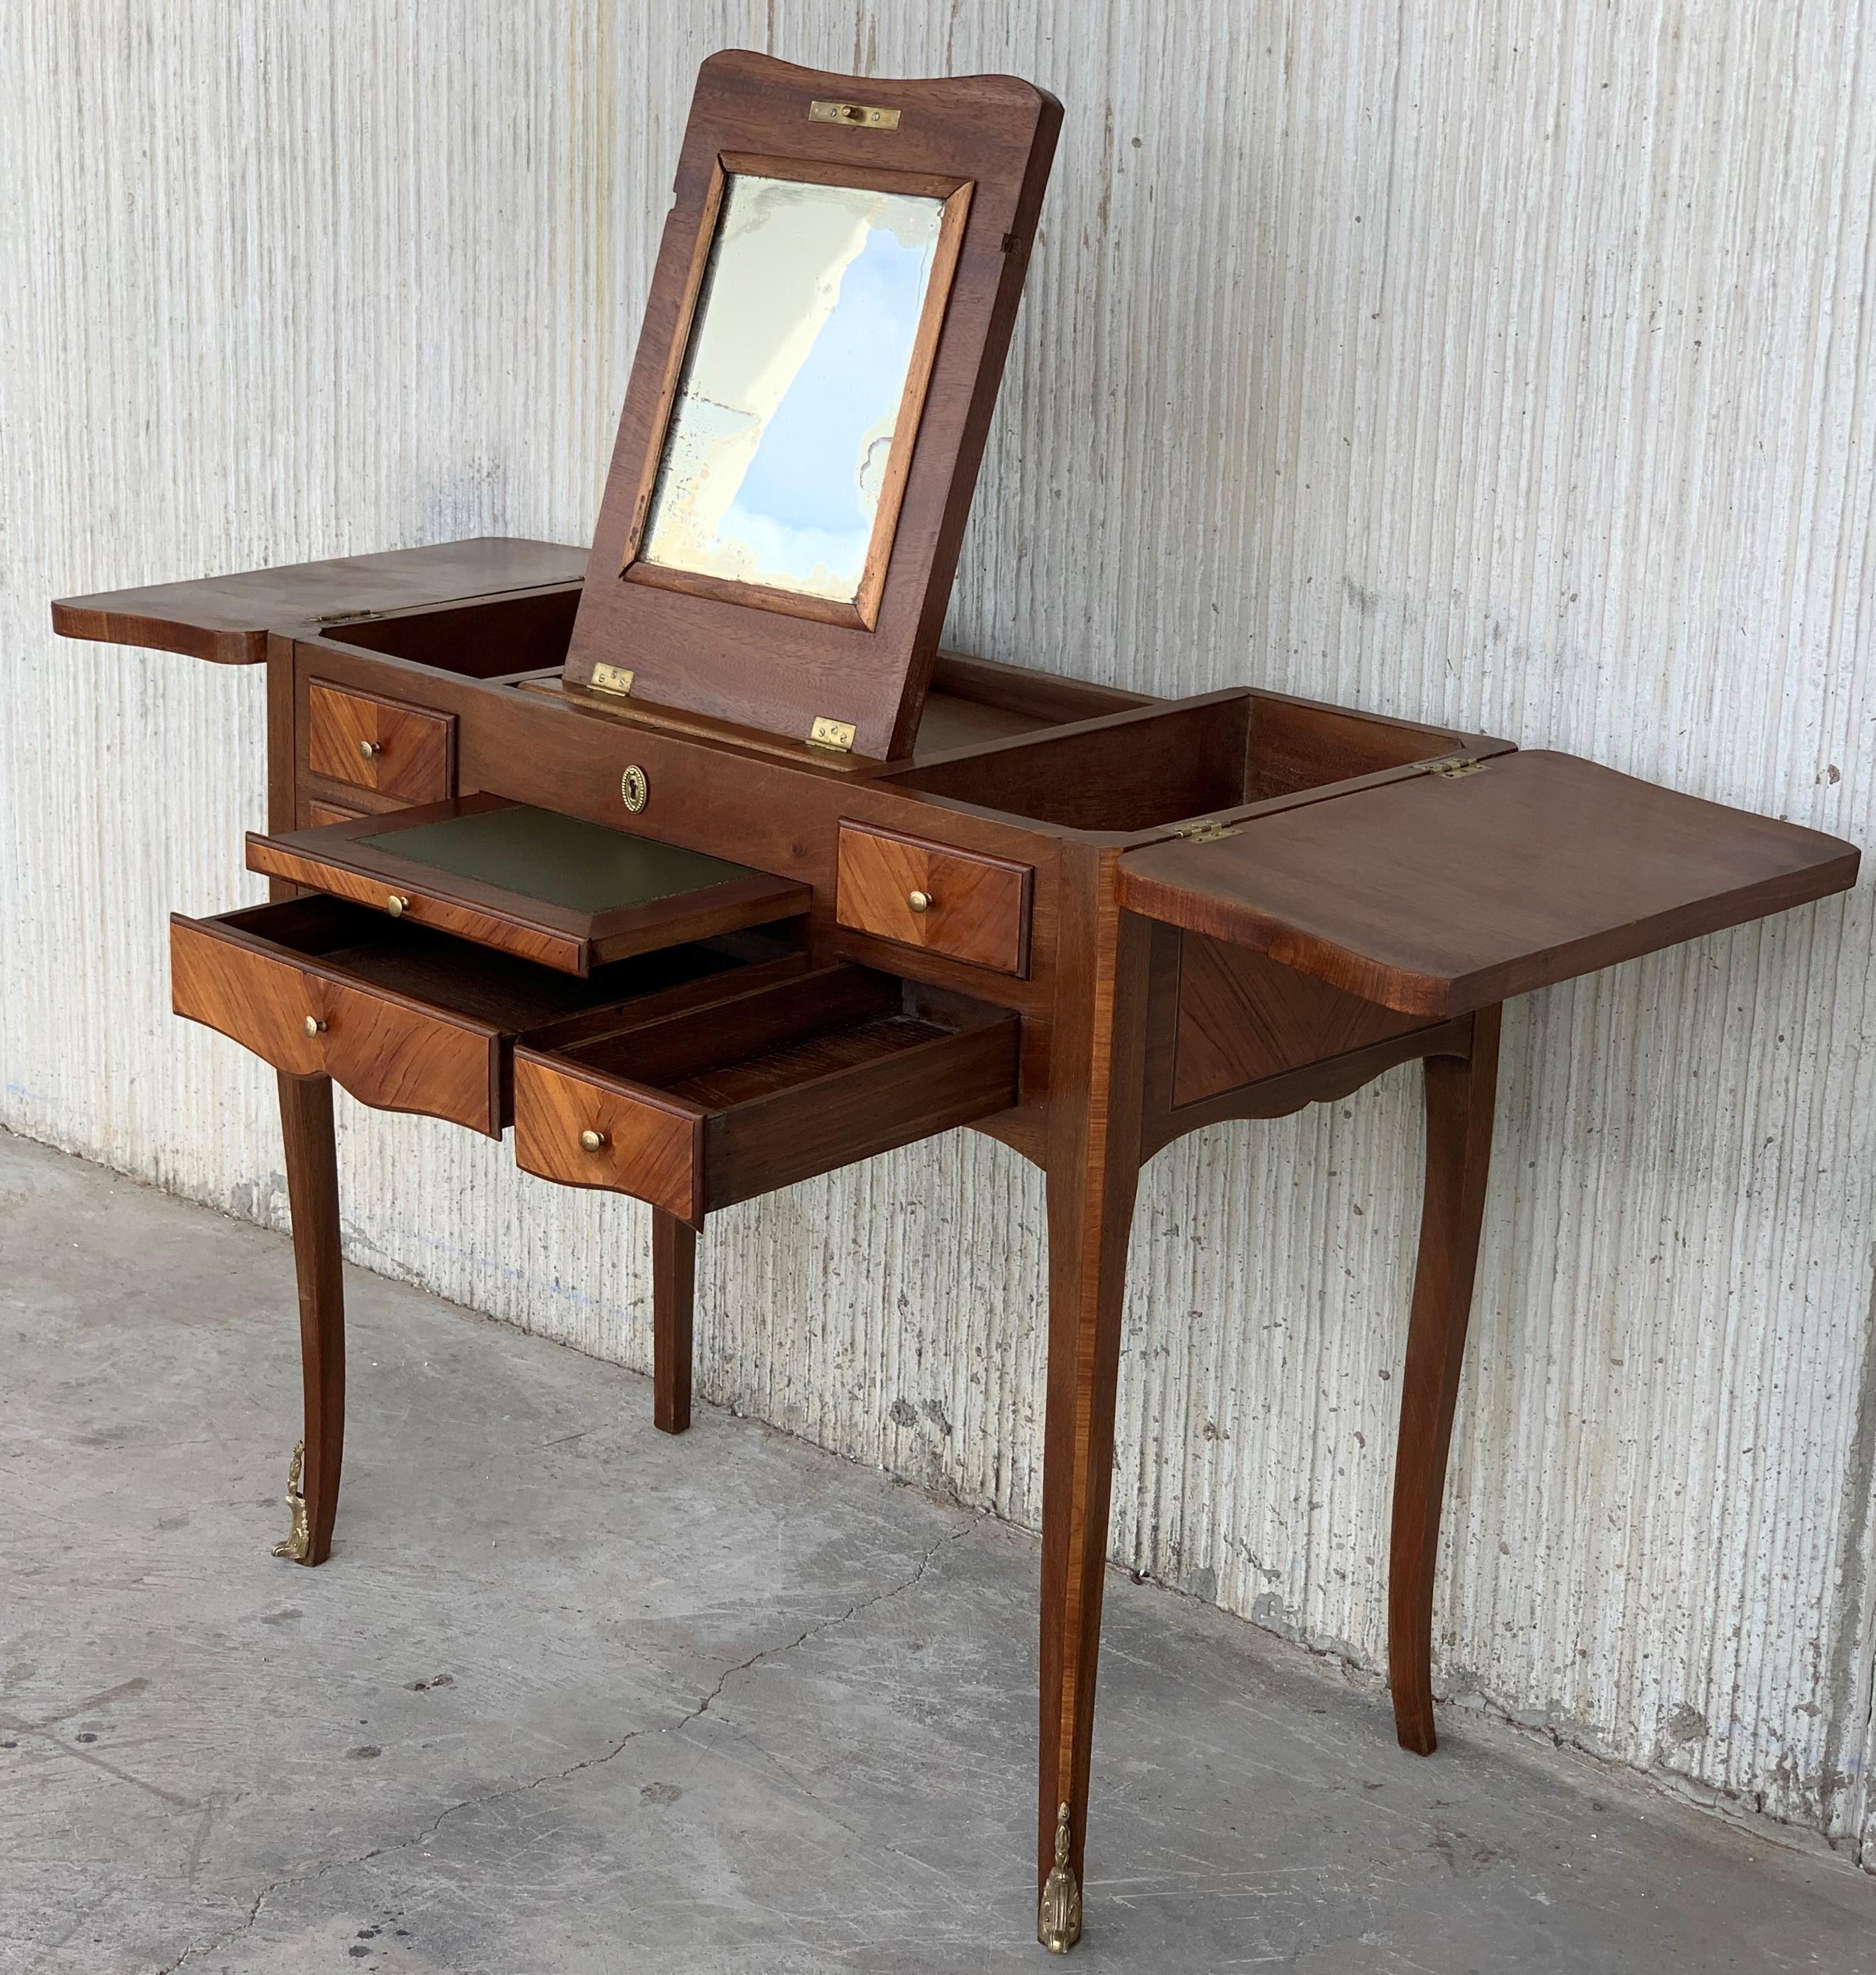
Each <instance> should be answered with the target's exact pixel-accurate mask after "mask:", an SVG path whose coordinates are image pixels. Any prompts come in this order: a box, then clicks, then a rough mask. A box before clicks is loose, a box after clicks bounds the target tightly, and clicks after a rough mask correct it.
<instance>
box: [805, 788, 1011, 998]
mask: <svg viewBox="0 0 1876 1975" xmlns="http://www.w3.org/2000/svg"><path fill="white" fill-rule="evenodd" d="M1034 876H1035V873H1034V872H1033V869H1031V867H1030V866H1028V865H1027V864H1007V863H1004V860H1003V859H1001V858H1000V857H985V856H981V855H979V854H978V853H977V852H975V851H968V850H955V849H949V848H948V847H947V846H945V845H944V844H941V843H923V842H922V841H921V840H919V839H918V838H917V837H915V836H899V835H897V834H895V833H894V832H893V831H892V830H871V829H862V827H861V826H859V824H857V823H843V824H842V825H841V826H840V856H839V877H838V890H837V892H836V895H835V902H834V916H835V918H836V919H837V920H838V921H839V923H840V924H841V925H843V926H846V927H847V928H849V929H850V930H851V931H853V932H867V933H871V934H872V935H874V937H875V938H879V939H891V940H897V941H899V943H900V944H901V945H904V946H916V947H922V948H925V950H926V951H928V952H931V953H941V954H943V955H945V958H947V959H949V960H962V961H968V962H969V963H970V964H971V965H973V966H975V967H987V968H994V970H995V971H997V973H999V974H1027V972H1028V971H1029V920H1030V889H1031V887H1032V882H1033V879H1034Z"/></svg>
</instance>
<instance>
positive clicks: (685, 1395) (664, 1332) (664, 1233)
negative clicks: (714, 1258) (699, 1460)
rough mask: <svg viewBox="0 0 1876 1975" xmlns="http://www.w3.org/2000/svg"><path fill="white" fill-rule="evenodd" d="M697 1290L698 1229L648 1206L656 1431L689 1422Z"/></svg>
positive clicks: (675, 1428)
mask: <svg viewBox="0 0 1876 1975" xmlns="http://www.w3.org/2000/svg"><path fill="white" fill-rule="evenodd" d="M696 1291H697V1231H696V1229H695V1228H694V1227H692V1226H691V1224H689V1222H688V1221H680V1220H678V1218H677V1216H676V1215H675V1214H667V1213H665V1211H664V1210H663V1209H662V1208H658V1207H654V1208H652V1421H653V1423H654V1424H655V1425H656V1427H657V1428H658V1430H659V1432H660V1433H682V1432H683V1431H684V1430H685V1428H687V1427H688V1425H690V1423H691V1349H692V1346H691V1322H692V1310H693V1308H694V1306H695V1302H696Z"/></svg>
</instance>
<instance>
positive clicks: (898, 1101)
mask: <svg viewBox="0 0 1876 1975" xmlns="http://www.w3.org/2000/svg"><path fill="white" fill-rule="evenodd" d="M1019 1028H1020V1024H1019V1023H1018V1021H1017V1017H1015V1016H1014V1015H1012V1014H1008V1013H1007V1012H1006V1011H1004V1010H1002V1009H997V1008H988V1007H982V1006H981V1005H980V1004H977V1003H975V1002H972V1001H966V1000H965V999H964V997H961V996H957V995H939V994H928V993H925V992H923V991H920V990H918V989H915V988H911V987H910V986H908V984H907V983H905V982H904V981H896V980H894V979H893V978H892V977H890V976H889V975H887V974H876V973H874V972H873V971H871V970H870V969H869V968H862V967H852V966H845V965H839V966H833V967H822V968H815V969H813V971H810V972H807V973H804V974H801V975H800V976H798V977H797V978H793V979H788V980H784V981H779V982H777V983H775V984H771V985H768V986H765V987H761V988H754V989H753V990H752V991H749V992H746V993H743V994H737V995H734V996H733V997H728V998H725V999H720V1000H718V1001H715V1003H713V1004H711V1006H709V1007H707V1008H699V1009H692V1010H688V1011H682V1012H679V1013H675V1014H669V1015H664V1016H661V1017H658V1018H656V1019H653V1020H639V1019H635V1018H633V1017H627V1019H626V1020H624V1021H623V1022H620V1023H617V1024H613V1025H611V1027H610V1029H609V1030H607V1029H606V1027H605V1026H604V1025H603V1024H596V1023H593V1022H587V1023H584V1024H575V1025H573V1032H571V1033H567V1034H560V1035H556V1034H554V1033H553V1032H552V1031H549V1032H547V1033H545V1034H540V1035H536V1036H534V1037H530V1038H528V1039H527V1042H526V1043H525V1044H524V1046H522V1047H519V1048H517V1050H516V1051H515V1053H514V1156H515V1159H516V1161H517V1163H518V1164H520V1165H521V1166H523V1167H524V1168H526V1169H527V1171H528V1172H531V1173H537V1174H539V1175H540V1177H541V1178H544V1179H550V1180H557V1181H560V1182H561V1183H562V1184H563V1185H568V1186H590V1187H601V1188H607V1189H609V1191H613V1192H616V1193H629V1194H631V1195H633V1196H634V1197H635V1198H637V1199H639V1200H642V1201H649V1203H650V1204H652V1206H654V1207H659V1208H663V1209H664V1210H665V1211H666V1212H667V1213H669V1214H675V1215H676V1216H677V1217H678V1219H679V1220H682V1221H688V1222H689V1223H690V1224H691V1225H692V1226H693V1227H698V1226H701V1224H702V1221H703V1218H704V1216H705V1214H706V1213H707V1212H709V1211H712V1210H714V1209H715V1208H721V1207H728V1206H731V1205H733V1204H734V1203H735V1202H736V1201H739V1200H747V1199H750V1198H753V1197H754V1195H757V1194H761V1193H767V1192H770V1191H773V1190H774V1188H777V1187H783V1186H790V1185H793V1184H794V1183H795V1182H796V1181H797V1180H803V1179H811V1178H814V1177H815V1176H816V1175H818V1174H820V1173H824V1172H832V1171H833V1169H834V1168H836V1167H837V1166H843V1165H849V1164H850V1163H851V1162H853V1161H854V1160H856V1159H862V1158H870V1157H871V1156H872V1154H874V1153H875V1152H887V1151H889V1150H891V1149H892V1147H894V1146H895V1145H909V1144H911V1143H912V1141H913V1140H914V1139H923V1138H928V1137H929V1136H930V1135H931V1134H933V1133H934V1132H943V1131H948V1130H949V1129H951V1127H952V1126H956V1125H968V1124H970V1123H971V1122H973V1121H974V1120H975V1119H980V1118H986V1117H989V1116H991V1115H992V1114H993V1113H994V1112H998V1111H1002V1110H1005V1109H1007V1108H1008V1107H1009V1106H1010V1105H1012V1104H1014V1103H1015V1102H1016V1101H1017V1037H1018V1030H1019Z"/></svg>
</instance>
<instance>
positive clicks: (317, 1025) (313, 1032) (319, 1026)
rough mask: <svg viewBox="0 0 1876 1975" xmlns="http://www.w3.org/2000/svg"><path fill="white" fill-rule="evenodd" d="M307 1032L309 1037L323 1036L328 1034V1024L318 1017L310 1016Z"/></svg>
mask: <svg viewBox="0 0 1876 1975" xmlns="http://www.w3.org/2000/svg"><path fill="white" fill-rule="evenodd" d="M306 1032H307V1034H308V1035H309V1036H323V1035H324V1034H325V1033H326V1024H324V1021H322V1020H320V1017H318V1016H317V1015H308V1016H307V1018H306Z"/></svg>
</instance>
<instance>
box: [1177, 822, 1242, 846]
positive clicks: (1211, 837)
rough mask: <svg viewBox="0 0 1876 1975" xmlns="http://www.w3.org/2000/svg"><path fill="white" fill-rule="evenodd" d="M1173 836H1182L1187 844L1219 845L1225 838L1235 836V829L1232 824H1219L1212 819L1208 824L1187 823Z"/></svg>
mask: <svg viewBox="0 0 1876 1975" xmlns="http://www.w3.org/2000/svg"><path fill="white" fill-rule="evenodd" d="M1173 834H1174V835H1175V836H1183V837H1184V839H1185V840H1186V841H1187V842H1188V843H1222V842H1223V841H1224V839H1225V838H1226V837H1227V836H1236V835H1237V826H1236V825H1235V824H1234V823H1220V822H1218V821H1217V820H1216V819H1215V818H1214V820H1212V821H1211V822H1209V823H1189V824H1188V825H1187V826H1186V827H1185V828H1184V830H1175V831H1174V832H1173Z"/></svg>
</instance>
